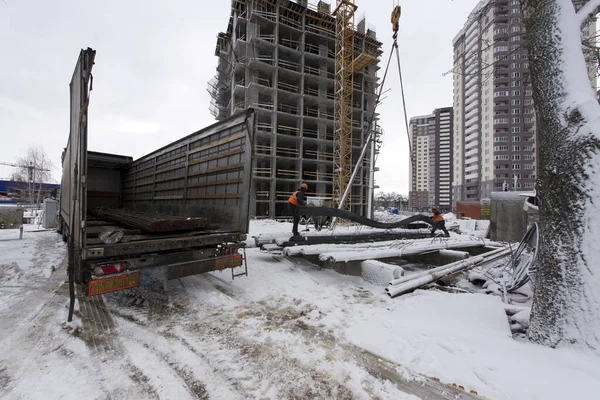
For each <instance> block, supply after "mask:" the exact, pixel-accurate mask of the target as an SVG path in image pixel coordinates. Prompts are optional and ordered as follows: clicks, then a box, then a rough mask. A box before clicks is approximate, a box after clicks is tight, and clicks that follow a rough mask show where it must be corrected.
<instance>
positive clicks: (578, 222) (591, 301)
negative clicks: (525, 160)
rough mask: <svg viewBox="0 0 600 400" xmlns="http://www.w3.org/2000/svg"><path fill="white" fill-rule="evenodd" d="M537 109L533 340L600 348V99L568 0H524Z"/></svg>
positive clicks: (531, 324) (530, 330)
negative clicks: (537, 224)
mask: <svg viewBox="0 0 600 400" xmlns="http://www.w3.org/2000/svg"><path fill="white" fill-rule="evenodd" d="M522 4H523V12H524V17H525V27H526V32H527V38H528V49H529V64H530V72H531V81H532V86H533V98H534V103H535V110H536V114H537V129H538V138H537V146H539V150H540V151H539V154H540V160H539V171H538V182H537V195H538V198H539V202H540V203H539V208H540V230H541V237H542V246H541V249H540V253H539V259H538V268H537V275H536V282H535V295H534V300H533V308H532V314H531V321H530V328H529V338H530V340H532V341H534V342H537V343H540V344H543V345H546V346H551V347H557V346H562V345H566V344H577V345H581V346H587V347H590V348H593V349H596V351H597V352H600V250H596V249H600V245H597V244H596V243H595V242H596V240H598V239H600V218H598V216H597V211H598V210H597V209H595V207H594V202H595V201H598V200H600V193H599V190H600V187H599V185H600V179H598V178H597V177H599V176H600V175H598V172H600V171H599V170H600V154H599V151H598V149H599V145H600V141H599V139H598V135H600V124H599V123H598V121H600V106H599V105H598V102H597V101H596V99H595V94H594V93H593V90H592V89H591V85H590V84H589V79H588V78H587V70H586V64H585V60H584V56H583V52H582V50H581V39H580V24H579V21H578V18H577V16H576V13H575V10H574V8H573V5H572V3H571V1H570V0H523V1H522Z"/></svg>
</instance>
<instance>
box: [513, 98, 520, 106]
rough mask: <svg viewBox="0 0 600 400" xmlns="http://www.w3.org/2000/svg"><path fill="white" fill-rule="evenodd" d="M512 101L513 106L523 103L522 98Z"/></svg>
mask: <svg viewBox="0 0 600 400" xmlns="http://www.w3.org/2000/svg"><path fill="white" fill-rule="evenodd" d="M511 103H512V105H513V106H518V105H521V100H520V99H513V100H512V101H511Z"/></svg>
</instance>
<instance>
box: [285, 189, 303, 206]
mask: <svg viewBox="0 0 600 400" xmlns="http://www.w3.org/2000/svg"><path fill="white" fill-rule="evenodd" d="M298 192H299V190H296V191H295V192H294V194H292V195H291V196H290V198H289V199H288V201H289V202H290V203H292V204H293V205H295V206H299V205H300V203H299V202H298Z"/></svg>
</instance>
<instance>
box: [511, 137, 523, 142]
mask: <svg viewBox="0 0 600 400" xmlns="http://www.w3.org/2000/svg"><path fill="white" fill-rule="evenodd" d="M512 141H513V142H520V141H521V136H513V137H512Z"/></svg>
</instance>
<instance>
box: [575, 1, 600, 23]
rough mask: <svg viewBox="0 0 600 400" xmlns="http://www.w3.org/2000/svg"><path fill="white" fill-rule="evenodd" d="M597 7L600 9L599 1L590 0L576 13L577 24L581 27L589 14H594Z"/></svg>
mask: <svg viewBox="0 0 600 400" xmlns="http://www.w3.org/2000/svg"><path fill="white" fill-rule="evenodd" d="M598 7H600V0H590V1H588V2H587V3H585V4H584V5H583V7H581V8H580V9H579V11H577V21H578V22H579V25H580V26H581V25H583V23H584V22H585V21H586V20H587V19H588V18H589V16H590V14H594V13H595V11H596V9H597V8H598Z"/></svg>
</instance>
